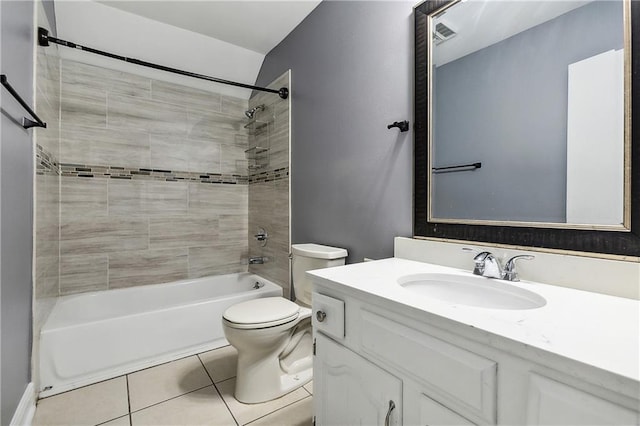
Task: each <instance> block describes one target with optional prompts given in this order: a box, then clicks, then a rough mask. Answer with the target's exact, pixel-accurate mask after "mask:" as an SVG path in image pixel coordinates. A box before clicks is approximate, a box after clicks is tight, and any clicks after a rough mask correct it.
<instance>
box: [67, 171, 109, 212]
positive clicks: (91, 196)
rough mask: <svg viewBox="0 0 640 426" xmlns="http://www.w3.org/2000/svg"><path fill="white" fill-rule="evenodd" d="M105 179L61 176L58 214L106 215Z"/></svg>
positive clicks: (106, 181)
mask: <svg viewBox="0 0 640 426" xmlns="http://www.w3.org/2000/svg"><path fill="white" fill-rule="evenodd" d="M107 184H108V180H107V179H87V178H78V177H68V176H66V177H65V176H63V177H62V178H61V183H60V214H61V215H62V216H63V217H72V216H85V217H95V216H106V215H107V213H108V209H107Z"/></svg>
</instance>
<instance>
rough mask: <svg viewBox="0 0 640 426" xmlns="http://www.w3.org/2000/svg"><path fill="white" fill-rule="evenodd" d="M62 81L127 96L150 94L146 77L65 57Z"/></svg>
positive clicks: (83, 87)
mask: <svg viewBox="0 0 640 426" xmlns="http://www.w3.org/2000/svg"><path fill="white" fill-rule="evenodd" d="M62 82H63V83H64V84H69V85H73V86H75V87H79V88H82V89H86V90H101V91H104V92H109V93H117V94H121V95H128V96H137V97H143V98H148V97H149V96H150V94H151V80H150V79H148V78H145V77H142V76H139V75H135V74H130V73H126V72H122V71H116V70H110V69H107V68H103V67H98V66H94V65H88V64H83V63H80V62H76V61H70V60H66V59H63V60H62Z"/></svg>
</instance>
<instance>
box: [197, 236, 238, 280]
mask: <svg viewBox="0 0 640 426" xmlns="http://www.w3.org/2000/svg"><path fill="white" fill-rule="evenodd" d="M246 258H247V247H246V245H238V246H234V245H229V244H226V245H220V246H210V247H197V248H190V249H189V278H197V277H206V276H209V275H221V274H231V273H235V272H244V271H246V270H247V265H246Z"/></svg>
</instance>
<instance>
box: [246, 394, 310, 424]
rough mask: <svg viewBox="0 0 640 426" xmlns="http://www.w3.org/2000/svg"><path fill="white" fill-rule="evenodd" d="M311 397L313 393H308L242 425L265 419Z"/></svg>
mask: <svg viewBox="0 0 640 426" xmlns="http://www.w3.org/2000/svg"><path fill="white" fill-rule="evenodd" d="M310 397H311V395H307V396H305V397H304V398H300V399H298V400H296V401H293V402H292V403H290V404H287V405H285V406H283V407H280V408H278V409H277V410H275V411H272V412H270V413H267V414H265V415H263V416H260V417H257V418H255V419H253V420H251V421H250V422H247V423H245V424H243V425H242V426H248V425H250V424H251V423H254V422H257V421H258V420H260V419H264V418H265V417H267V416H270V415H272V414H275V413H277V412H278V411H280V410H284V409H285V408H288V407H291V406H292V405H294V404H297V403H298V402H302V401H304V400H305V399H307V398H310Z"/></svg>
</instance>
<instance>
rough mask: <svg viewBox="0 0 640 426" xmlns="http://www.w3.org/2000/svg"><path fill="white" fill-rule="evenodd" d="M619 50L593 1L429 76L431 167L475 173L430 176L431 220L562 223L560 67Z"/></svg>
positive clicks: (605, 8) (608, 11)
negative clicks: (466, 167)
mask: <svg viewBox="0 0 640 426" xmlns="http://www.w3.org/2000/svg"><path fill="white" fill-rule="evenodd" d="M614 29H618V30H617V31H616V30H614ZM622 47H623V33H622V2H613V1H601V2H594V3H591V4H589V5H587V6H583V7H580V8H578V9H575V10H573V11H571V12H569V13H566V14H564V15H561V16H559V17H558V18H556V19H553V20H551V21H549V22H547V23H545V24H542V25H539V26H537V27H534V28H531V29H529V30H527V31H524V32H522V33H520V34H517V35H515V36H513V37H511V38H509V39H506V40H504V41H502V42H500V43H496V44H494V45H492V46H489V47H487V48H485V49H482V50H479V51H477V52H475V53H473V54H470V55H467V56H464V57H462V58H460V59H458V60H455V61H453V62H450V63H448V64H445V65H443V66H441V67H438V68H437V70H436V73H435V75H436V83H435V84H436V87H437V90H436V107H435V113H436V116H435V123H436V126H435V129H436V131H435V139H436V149H435V156H434V157H435V160H434V166H449V165H455V164H466V163H473V162H476V161H481V162H482V168H481V169H479V170H476V171H474V172H460V173H444V174H439V175H437V176H436V178H435V188H434V191H435V197H434V201H433V206H434V214H435V216H436V217H440V218H467V219H471V218H473V219H494V220H520V221H545V222H564V221H565V209H566V164H567V155H566V149H567V143H566V142H567V93H568V79H567V67H568V65H569V64H571V63H574V62H577V61H580V60H582V59H586V58H588V57H591V56H593V55H596V54H599V53H602V52H605V51H607V50H611V49H620V48H622ZM525 103H526V104H528V107H526V108H523V105H524V104H525Z"/></svg>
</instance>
